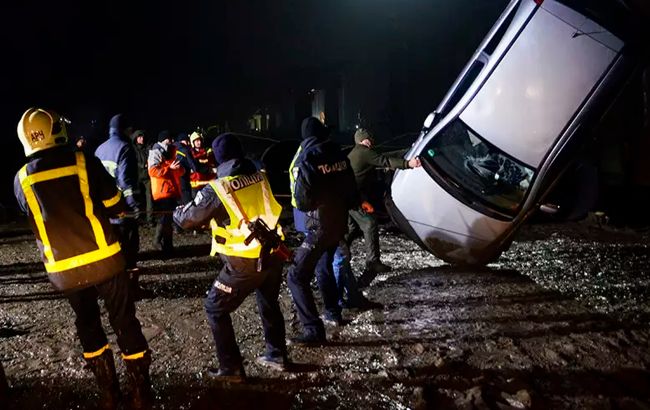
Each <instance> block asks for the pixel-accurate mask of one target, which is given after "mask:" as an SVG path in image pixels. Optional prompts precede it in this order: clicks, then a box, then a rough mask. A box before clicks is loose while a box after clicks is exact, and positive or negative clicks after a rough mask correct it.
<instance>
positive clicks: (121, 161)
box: [95, 114, 141, 294]
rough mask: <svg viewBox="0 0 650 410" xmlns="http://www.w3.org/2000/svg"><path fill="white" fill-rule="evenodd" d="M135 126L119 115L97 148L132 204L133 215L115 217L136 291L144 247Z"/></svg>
mask: <svg viewBox="0 0 650 410" xmlns="http://www.w3.org/2000/svg"><path fill="white" fill-rule="evenodd" d="M132 132H133V129H132V128H131V124H130V123H129V120H128V119H127V118H126V116H124V114H117V115H114V116H113V117H112V118H111V121H110V123H109V131H108V139H107V140H106V141H104V142H103V143H102V144H101V145H100V146H99V147H97V149H96V150H95V156H96V157H97V158H99V159H100V160H101V161H102V165H104V168H106V171H108V173H109V174H111V176H112V177H113V178H115V182H116V183H117V187H118V188H119V189H120V191H121V192H122V196H123V197H124V199H125V200H126V204H127V205H128V206H129V212H130V213H131V217H128V218H111V223H112V224H113V225H114V226H115V228H116V231H117V233H118V235H119V236H120V246H121V247H122V253H123V254H124V259H125V260H126V269H127V271H129V273H130V275H131V286H132V287H133V289H134V290H135V294H139V293H140V292H141V290H140V288H139V285H138V277H139V275H138V273H137V266H136V262H137V258H138V251H139V250H140V234H139V232H138V223H137V221H136V219H135V218H136V217H139V213H140V204H141V199H140V192H139V189H138V186H139V184H138V158H137V156H136V153H135V148H134V147H133V145H132V144H131V141H130V138H131V133H132Z"/></svg>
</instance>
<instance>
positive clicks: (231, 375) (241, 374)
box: [208, 365, 246, 383]
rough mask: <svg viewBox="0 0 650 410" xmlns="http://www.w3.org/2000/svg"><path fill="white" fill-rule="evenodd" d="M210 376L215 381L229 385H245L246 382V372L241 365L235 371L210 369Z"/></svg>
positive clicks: (223, 368) (222, 368)
mask: <svg viewBox="0 0 650 410" xmlns="http://www.w3.org/2000/svg"><path fill="white" fill-rule="evenodd" d="M208 376H209V377H210V378H212V379H214V380H218V381H221V382H227V383H244V382H245V381H246V371H245V370H244V366H243V365H239V367H238V368H235V369H228V368H225V367H220V368H216V367H210V368H208Z"/></svg>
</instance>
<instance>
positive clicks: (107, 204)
mask: <svg viewBox="0 0 650 410" xmlns="http://www.w3.org/2000/svg"><path fill="white" fill-rule="evenodd" d="M120 198H122V193H121V192H120V191H119V190H118V191H117V194H116V195H115V196H114V197H113V198H111V199H105V200H103V201H102V203H103V204H104V206H105V207H106V208H110V207H112V206H113V205H115V204H117V203H118V202H120Z"/></svg>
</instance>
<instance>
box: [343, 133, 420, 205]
mask: <svg viewBox="0 0 650 410" xmlns="http://www.w3.org/2000/svg"><path fill="white" fill-rule="evenodd" d="M348 159H349V160H350V164H351V165H352V170H353V171H354V177H355V179H356V180H357V186H358V187H359V191H360V193H361V196H362V197H363V198H364V199H366V198H367V197H368V194H369V193H370V191H371V190H372V189H373V181H374V178H375V169H377V168H390V169H406V168H408V161H407V160H405V159H404V158H401V157H392V156H387V155H384V154H381V153H379V152H377V151H375V150H374V149H372V148H368V147H366V146H365V145H361V144H356V145H355V146H354V148H352V151H350V153H349V154H348Z"/></svg>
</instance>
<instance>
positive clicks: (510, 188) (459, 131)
mask: <svg viewBox="0 0 650 410" xmlns="http://www.w3.org/2000/svg"><path fill="white" fill-rule="evenodd" d="M421 159H422V161H423V162H424V166H425V169H426V170H427V172H429V173H430V174H432V176H433V177H434V179H438V180H439V179H441V178H442V180H443V184H442V186H443V187H444V188H445V189H446V190H447V191H449V192H450V193H451V194H452V195H453V196H454V197H456V198H457V199H459V200H460V201H461V202H464V203H465V204H467V205H468V206H470V207H472V208H475V209H476V210H478V211H479V212H483V213H488V214H490V212H486V208H487V211H489V210H492V211H496V212H497V213H499V214H504V215H507V216H510V217H514V216H515V215H516V214H517V212H518V211H519V208H520V206H521V204H522V202H523V200H524V198H525V196H526V193H527V192H528V188H529V186H530V184H531V181H532V179H533V175H534V173H535V170H534V169H533V168H530V167H529V166H527V165H526V164H524V163H522V162H520V161H517V160H516V159H514V158H513V157H511V156H509V155H508V154H506V153H505V152H503V151H501V150H499V149H498V148H497V147H495V146H493V145H492V144H490V143H488V142H487V141H486V140H484V139H483V138H481V136H479V135H478V134H477V133H475V132H474V131H472V130H471V129H470V128H469V127H467V125H465V123H463V122H462V121H461V120H460V119H456V120H454V121H453V122H452V123H450V124H449V125H448V126H447V127H446V128H445V129H444V130H443V131H441V132H440V133H438V134H437V135H436V136H435V137H433V138H432V139H431V141H430V142H429V144H428V145H427V146H426V147H425V148H424V150H423V151H422V154H421Z"/></svg>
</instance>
